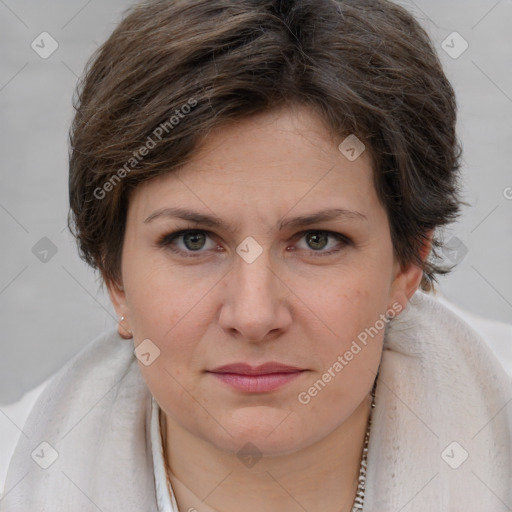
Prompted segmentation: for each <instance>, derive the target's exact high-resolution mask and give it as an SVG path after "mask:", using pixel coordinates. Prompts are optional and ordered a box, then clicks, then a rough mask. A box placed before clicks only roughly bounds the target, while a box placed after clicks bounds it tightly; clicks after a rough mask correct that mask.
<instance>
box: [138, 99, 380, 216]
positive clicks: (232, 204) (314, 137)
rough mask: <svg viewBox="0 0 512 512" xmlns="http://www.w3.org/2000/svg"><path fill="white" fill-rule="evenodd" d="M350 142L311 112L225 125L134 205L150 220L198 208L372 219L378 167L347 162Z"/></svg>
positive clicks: (362, 160) (147, 186) (143, 190)
mask: <svg viewBox="0 0 512 512" xmlns="http://www.w3.org/2000/svg"><path fill="white" fill-rule="evenodd" d="M344 139H345V137H339V136H337V135H335V134H332V133H330V132H329V130H328V129H327V128H326V126H325V125H324V123H323V122H322V120H321V119H320V118H319V117H318V116H316V115H315V114H314V113H313V112H311V111H310V110H309V109H307V108H297V107H296V108H294V109H281V110H278V111H271V112H267V113H264V114H261V115H258V116H254V117H251V118H246V119H242V120H237V121H233V122H229V123H225V124H223V125H221V126H218V127H216V128H215V129H214V130H212V131H211V132H210V133H209V134H208V136H207V137H206V138H205V139H204V140H203V141H202V143H201V144H200V146H199V147H198V148H197V150H196V151H195V153H194V155H193V156H192V157H191V158H190V159H189V161H188V162H187V164H185V165H184V166H183V167H181V168H180V169H179V170H177V171H173V172H171V173H168V174H163V175H161V176H159V177H158V178H155V179H153V180H150V181H148V182H146V183H144V184H143V185H142V186H140V187H139V190H136V194H135V195H134V197H133V200H134V201H135V202H136V203H137V210H139V211H140V215H146V216H147V215H150V214H151V212H150V211H149V210H155V209H156V208H164V207H189V206H191V205H193V206H195V207H199V208H201V209H202V210H208V209H209V210H211V211H210V213H211V212H212V211H213V212H215V213H217V214H218V216H219V217H221V216H222V215H221V214H222V213H223V212H226V213H229V212H230V211H231V210H238V212H239V213H240V210H244V209H245V210H248V211H250V210H252V211H253V212H254V213H256V214H258V215H259V216H262V212H263V210H266V211H268V213H269V214H272V213H273V211H275V213H276V214H278V215H281V214H283V212H286V211H288V210H290V209H292V208H293V209H294V210H295V213H297V214H299V213H300V211H301V210H311V209H316V210H318V206H322V207H325V208H343V209H346V210H357V211H361V210H367V211H370V210H371V209H372V208H373V207H375V205H374V204H373V203H374V202H378V200H377V197H376V193H375V190H374V187H373V170H372V166H371V160H370V158H369V155H368V152H367V151H363V152H362V153H361V154H360V156H359V157H358V158H356V159H349V158H347V155H346V153H344V152H343V151H340V149H339V145H340V143H342V142H343V140H344ZM342 149H344V148H342ZM349 156H350V155H349ZM362 213H364V212H362ZM145 218H146V217H145Z"/></svg>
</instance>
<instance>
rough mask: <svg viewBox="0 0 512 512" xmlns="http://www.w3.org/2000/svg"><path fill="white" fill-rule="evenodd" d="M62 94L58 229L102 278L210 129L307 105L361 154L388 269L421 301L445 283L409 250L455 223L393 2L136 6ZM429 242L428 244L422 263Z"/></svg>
mask: <svg viewBox="0 0 512 512" xmlns="http://www.w3.org/2000/svg"><path fill="white" fill-rule="evenodd" d="M76 94H77V96H76V98H75V104H74V106H75V109H76V115H75V118H74V121H73V125H72V128H71V131H70V168H69V196H70V216H69V219H68V225H69V228H70V230H71V232H72V233H73V235H74V236H75V237H76V239H77V243H78V248H79V253H80V256H81V257H82V259H84V260H85V261H86V262H87V263H89V264H90V265H92V266H93V267H95V268H97V269H99V270H100V272H101V275H102V277H103V278H104V279H106V280H110V281H113V282H120V281H121V275H120V273H121V271H120V266H121V253H122V245H123V240H124V232H125V226H126V213H127V207H128V201H129V195H130V192H131V191H132V190H133V189H134V188H135V187H136V186H137V185H138V184H139V183H141V182H142V181H145V180H148V179H151V178H153V177H156V176H158V175H161V174H163V173H167V172H171V171H173V170H176V169H177V168H178V167H180V166H182V165H184V164H185V163H186V162H187V160H188V159H190V157H192V156H193V154H194V150H195V149H196V148H197V147H198V145H199V143H200V142H201V140H202V139H203V138H204V137H205V136H206V135H207V134H208V133H209V132H210V130H211V129H212V128H214V127H216V126H218V125H220V124H221V123H223V122H226V121H228V120H233V119H237V118H244V117H248V116H251V115H254V114H257V113H261V112H264V111H267V110H270V109H273V108H277V107H282V106H287V105H307V106H309V107H311V108H313V109H314V111H315V112H316V113H317V114H318V115H320V116H321V118H322V119H323V120H324V122H325V125H326V126H327V127H328V129H330V130H332V132H333V133H334V134H338V135H339V136H340V142H341V140H342V138H341V137H344V136H347V135H349V134H355V135H356V136H357V137H358V138H359V139H360V140H362V141H363V142H364V144H365V145H366V148H367V150H368V151H369V155H370V156H371V160H372V163H373V168H374V182H375V187H376V190H377V194H378V196H379V199H380V201H381V202H382V204H383V205H384V206H385V209H386V211H387V214H388V217H389V223H390V231H391V237H392V242H393V247H394V252H395V256H396V257H397V259H398V261H400V263H401V264H406V263H410V262H411V261H414V262H416V263H417V264H419V265H421V266H422V268H423V280H422V283H421V286H422V288H423V289H427V290H428V289H430V288H431V285H432V282H433V281H435V274H439V273H447V272H448V271H449V270H450V269H446V268H443V267H441V266H438V265H437V264H435V263H434V262H433V261H432V259H429V260H428V261H426V262H422V261H421V259H420V257H419V251H420V249H421V247H422V246H423V244H424V242H425V237H426V234H427V233H428V232H429V231H430V230H433V229H434V228H437V227H439V226H443V225H446V224H448V223H450V222H452V221H453V220H455V219H456V217H457V216H458V214H459V209H460V204H461V202H460V200H459V198H458V192H459V186H458V170H459V167H460V162H459V161H460V157H461V153H462V149H461V146H460V144H459V142H458V140H457V137H456V133H455V126H456V101H455V94H454V91H453V89H452V87H451V85H450V83H449V81H448V79H447V78H446V76H445V74H444V72H443V70H442V66H441V64H440V61H439V59H438V56H437V54H436V51H435V49H434V48H433V46H432V42H431V41H430V39H429V37H428V35H427V34H426V32H425V31H424V29H423V28H422V27H421V26H420V25H419V23H418V22H417V21H416V20H415V19H414V17H413V16H412V15H411V14H410V13H409V12H407V11H406V10H405V9H403V8H402V7H400V6H398V5H396V4H393V3H391V2H389V1H386V0H343V1H342V0H295V1H294V0H153V1H148V2H144V3H141V4H138V5H136V6H134V7H133V8H131V9H130V10H129V11H128V12H127V13H126V15H125V17H124V18H123V20H122V21H121V23H120V24H119V25H118V26H117V28H116V29H115V30H114V32H113V33H112V35H111V36H110V37H109V39H108V40H107V41H106V42H105V43H104V44H103V45H102V46H101V47H100V48H99V49H98V50H97V52H96V53H95V54H94V55H93V56H92V57H91V59H90V61H89V63H88V64H87V67H86V70H85V73H84V76H83V78H82V80H81V82H80V84H79V86H78V87H77V91H76ZM186 105H187V108H186V109H185V106H186ZM192 107H193V108H192ZM180 113H181V114H182V115H180ZM185 113H186V115H185ZM173 118H175V120H176V119H178V123H179V124H177V123H176V122H175V121H173V120H172V119H173ZM157 130H160V131H157ZM164 132H165V133H164ZM155 133H158V134H159V135H160V137H159V138H158V140H154V139H156V138H157V137H156V136H155ZM150 139H151V140H152V141H153V142H155V143H156V144H155V145H154V146H153V145H152V146H151V149H150V150H149V151H145V150H143V148H144V147H146V149H148V148H149V140H150ZM441 245H442V244H441V241H440V240H439V239H438V238H437V235H436V236H434V240H433V252H432V255H433V256H436V248H439V247H441Z"/></svg>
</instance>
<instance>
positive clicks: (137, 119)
mask: <svg viewBox="0 0 512 512" xmlns="http://www.w3.org/2000/svg"><path fill="white" fill-rule="evenodd" d="M455 124H456V103H455V98H454V93H453V90H452V88H451V86H450V84H449V82H448V80H447V79H446V77H445V75H444V73H443V71H442V69H441V66H440V63H439V60H438V58H437V56H436V53H435V50H434V49H433V47H432V45H431V42H430V41H429V39H428V36H427V35H426V34H425V32H424V31H423V30H422V29H421V27H420V26H419V25H418V23H417V22H416V21H415V20H414V19H413V18H412V17H411V15H410V14H408V13H407V12H406V11H405V10H404V9H402V8H400V7H398V6H397V5H394V4H392V3H390V2H387V1H384V0H378V1H371V2H370V1H368V2H367V1H360V0H358V1H356V0H353V1H346V2H341V1H335V0H309V1H303V2H300V1H276V0H268V1H255V0H186V1H185V0H182V1H178V0H176V1H169V0H166V1H163V0H159V1H154V0H153V1H150V2H146V3H143V4H140V5H138V6H136V7H134V8H133V9H132V10H131V11H130V12H129V13H128V14H127V16H126V17H125V18H124V19H123V21H122V22H121V23H120V25H119V26H118V27H117V28H116V30H115V31H114V32H113V34H112V35H111V36H110V38H109V39H108V41H107V42H106V43H105V44H104V45H103V46H102V47H101V48H100V49H99V50H98V52H97V53H96V54H95V55H94V58H93V59H92V60H91V63H90V65H89V66H88V68H87V70H86V73H85V77H84V80H83V83H82V85H81V87H80V89H79V94H78V98H77V102H76V116H75V119H74V123H73V127H72V131H71V139H70V142H71V152H70V180H69V191H70V204H71V219H70V227H71V229H72V231H73V233H74V235H75V236H76V238H77V241H78V246H79V250H80V254H81V256H82V257H83V259H84V260H85V261H86V262H87V263H89V264H90V265H92V266H93V267H94V268H96V269H98V270H99V271H100V274H101V276H102V278H103V280H104V282H105V285H106V287H107V289H108V292H109V294H110V298H111V300H112V303H113V306H114V308H115V310H116V312H117V314H118V316H119V324H118V326H117V330H112V331H109V332H107V333H104V334H102V335H101V336H99V337H98V338H97V339H96V340H94V341H93V342H91V344H90V345H89V346H88V347H86V348H85V349H84V350H83V351H82V352H81V353H80V354H78V355H77V356H76V357H75V358H74V359H73V360H72V361H71V362H70V363H68V364H67V365H66V366H65V367H64V368H63V369H62V370H61V371H60V372H59V373H58V374H57V375H56V376H55V378H54V379H53V380H52V382H51V383H50V385H49V386H48V388H47V389H46V390H45V391H44V393H43V395H42V396H41V398H40V399H39V400H38V402H37V404H36V406H35V407H34V410H33V411H32V413H31V415H30V417H29V419H28V421H27V424H26V425H25V427H24V432H25V434H26V436H22V439H21V440H20V443H19V444H18V446H17V449H16V452H15V455H14V457H13V460H12V463H11V466H10V470H9V474H8V478H7V483H6V488H7V489H9V492H8V494H7V495H6V496H5V498H4V499H3V500H2V501H1V502H0V510H2V511H18V510H19V511H21V510H73V511H76V510H80V511H82V510H83V511H85V510H101V511H114V510H119V511H121V510H123V511H126V510H134V511H135V510H158V511H178V510H179V511H180V512H184V511H188V512H192V511H199V512H202V511H212V510H213V511H219V512H220V511H222V512H232V511H244V512H252V511H256V510H265V511H268V512H273V511H277V510H279V511H290V512H291V511H299V510H308V511H314V510H326V511H332V512H335V511H336V512H339V511H343V512H344V511H351V510H364V511H365V512H367V511H398V510H409V511H427V510H429V511H430V510H443V511H455V510H465V511H472V510H474V511H482V510H500V511H501V510H503V511H504V510H510V509H511V508H512V496H511V494H510V486H509V482H510V477H511V462H512V461H511V453H510V426H511V419H512V418H511V412H510V407H509V402H510V401H511V399H512V390H511V389H510V382H509V379H508V377H507V375H506V374H505V372H504V370H503V369H502V367H501V366H500V364H499V363H498V362H497V361H496V359H495V358H494V356H493V355H492V354H491V353H490V351H489V349H488V348H487V347H486V346H485V344H484V342H483V340H482V339H481V338H480V337H479V336H478V335H477V334H476V333H475V332H474V331H473V330H471V329H470V328H469V326H467V325H466V324H465V323H464V322H463V321H461V320H460V319H459V318H458V317H457V316H455V315H454V314H453V313H451V312H450V311H449V310H448V309H447V308H446V307H444V306H443V305H441V304H440V303H438V302H436V301H435V300H434V299H432V298H431V297H430V296H429V295H428V294H427V293H426V292H428V290H430V289H431V288H432V285H433V282H434V280H435V276H436V274H439V273H443V272H447V271H448V269H446V268H443V267H442V266H441V264H440V263H441V262H440V261H439V258H438V257H437V255H436V249H438V248H439V247H441V242H440V240H439V238H438V231H436V230H437V229H438V228H440V227H442V226H444V225H446V224H448V223H450V222H451V221H453V220H454V219H455V218H456V216H457V214H458V212H459V206H460V200H459V197H458V170H459V165H460V162H459V159H460V152H461V151H460V146H459V144H458V142H457V138H456V134H455ZM134 349H135V350H134Z"/></svg>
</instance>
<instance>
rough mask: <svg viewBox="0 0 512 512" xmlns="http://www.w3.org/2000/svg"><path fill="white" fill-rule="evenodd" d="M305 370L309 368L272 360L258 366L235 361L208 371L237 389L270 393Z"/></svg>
mask: <svg viewBox="0 0 512 512" xmlns="http://www.w3.org/2000/svg"><path fill="white" fill-rule="evenodd" d="M305 372H307V370H304V369H301V368H297V367H294V366H289V365H283V364H280V363H274V362H272V363H266V364H264V365H260V366H257V367H252V366H250V365H247V364H245V363H235V364H231V365H225V366H222V367H219V368H216V369H215V370H212V371H209V372H207V373H209V374H211V375H212V376H213V377H215V378H216V379H217V380H218V381H220V382H222V383H224V384H226V385H227V386H230V387H231V388H233V389H236V390H237V391H241V392H245V393H268V392H270V391H274V390H276V389H278V388H281V387H283V386H285V385H286V384H288V383H290V382H292V381H293V380H295V379H296V378H298V377H299V376H300V375H302V374H303V373H305Z"/></svg>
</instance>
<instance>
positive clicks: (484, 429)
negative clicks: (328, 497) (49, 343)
mask: <svg viewBox="0 0 512 512" xmlns="http://www.w3.org/2000/svg"><path fill="white" fill-rule="evenodd" d="M138 364H139V363H138V361H137V359H136V358H135V357H134V353H133V343H132V342H131V341H127V340H123V339H122V338H120V337H119V336H118V334H117V331H116V330H115V329H112V330H110V331H108V332H106V333H103V334H102V335H100V336H99V337H98V338H96V339H95V340H93V341H92V342H91V343H90V344H89V345H87V346H86V347H85V348H84V349H83V350H82V351H81V352H80V353H78V354H77V355H76V356H75V357H74V358H73V359H72V360H71V361H69V362H68V363H67V364H66V365H65V366H64V367H63V368H62V369H61V370H60V371H59V372H58V373H56V374H55V376H54V377H53V378H52V379H51V381H50V383H49V384H48V386H46V388H45V389H44V391H43V392H42V394H41V396H40V397H39V398H38V400H37V402H36V404H35V406H34V408H33V409H32V411H31V412H30V415H29V417H28V420H27V422H26V424H25V425H24V427H23V434H22V435H21V436H20V440H19V442H18V445H17V447H16V450H15V453H14V456H13V458H12V460H11V464H10V467H9V471H8V474H7V479H6V482H5V494H4V497H3V498H2V499H1V500H0V512H22V511H23V512H26V511H31V512H36V511H37V512H39V511H48V512H59V511H63V512H64V511H66V512H71V511H72V512H86V511H95V512H97V511H98V510H100V511H102V512H117V511H119V512H121V511H122V512H131V511H134V512H135V511H137V512H139V511H144V512H146V511H147V512H153V511H158V512H178V509H177V507H176V502H175V499H174V496H173V494H172V489H169V488H168V485H167V480H166V475H165V469H164V462H163V456H162V444H161V437H160V434H161V433H160V425H159V421H158V404H156V401H155V400H154V398H153V397H152V396H151V394H150V392H149V390H148V388H147V386H146V384H145V382H144V380H143V378H142V376H141V373H140V371H139V368H138ZM511 402H512V385H511V380H510V377H509V376H508V375H507V374H506V372H505V370H504V369H503V367H502V366H501V364H500V363H499V362H498V360H497V359H496V357H495V356H494V355H493V354H492V352H491V350H490V349H489V347H488V346H487V345H486V343H485V342H484V340H483V339H482V338H481V337H480V336H479V335H478V334H477V333H476V332H475V331H473V330H472V329H471V328H470V327H469V326H468V325H467V324H466V323H465V322H463V321H462V320H461V319H460V318H459V317H458V316H456V315H455V314H454V313H453V312H451V311H450V310H449V309H448V308H446V306H444V305H443V304H441V303H439V302H437V301H436V300H435V299H433V298H432V297H430V296H428V295H426V294H425V293H423V292H420V291H418V292H416V294H415V295H414V297H413V298H412V300H411V302H410V303H409V304H408V306H407V308H406V309H405V310H404V311H403V312H402V313H401V314H400V315H399V316H398V317H397V318H396V319H395V320H393V322H392V323H391V325H390V326H389V328H388V330H387V332H386V336H385V343H384V351H383V355H382V362H381V366H380V372H379V378H378V383H377V393H376V407H375V409H374V410H373V421H372V430H371V437H370V444H369V450H368V470H367V480H366V497H365V503H364V512H398V511H403V512H432V511H436V512H438V511H443V512H444V511H446V512H458V511H461V512H462V511H464V512H473V511H474V512H488V511H493V512H505V511H512V447H511V440H512V405H511ZM340 456H342V454H340ZM44 466H47V467H46V469H44ZM198 510H201V509H199V508H198ZM181 512H183V511H181ZM240 512H243V504H242V505H241V508H240ZM311 512H313V511H311Z"/></svg>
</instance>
